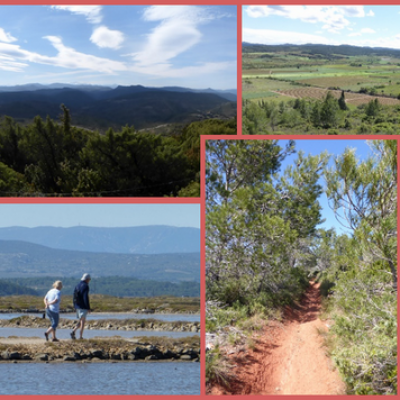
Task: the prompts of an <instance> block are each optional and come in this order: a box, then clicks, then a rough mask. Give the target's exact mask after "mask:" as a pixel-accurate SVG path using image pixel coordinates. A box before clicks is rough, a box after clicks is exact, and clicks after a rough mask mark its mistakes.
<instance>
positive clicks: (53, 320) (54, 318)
mask: <svg viewBox="0 0 400 400" xmlns="http://www.w3.org/2000/svg"><path fill="white" fill-rule="evenodd" d="M46 314H47V317H48V318H49V320H50V322H51V327H52V328H53V329H54V330H55V329H56V328H57V326H58V320H59V319H60V314H58V313H56V312H54V311H51V310H49V309H48V308H46Z"/></svg>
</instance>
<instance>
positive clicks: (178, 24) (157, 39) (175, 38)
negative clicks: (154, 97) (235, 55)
mask: <svg viewBox="0 0 400 400" xmlns="http://www.w3.org/2000/svg"><path fill="white" fill-rule="evenodd" d="M219 17H220V16H217V15H214V14H213V13H212V12H211V8H208V7H198V6H150V7H147V8H146V9H145V11H144V13H143V19H144V20H145V21H152V22H154V21H159V24H158V25H157V26H156V27H155V28H154V29H153V30H152V31H151V32H150V33H149V34H148V35H146V40H145V43H144V44H143V47H142V50H141V51H139V52H137V53H134V54H131V55H130V56H132V58H133V61H134V63H135V64H134V66H133V67H132V68H133V70H134V71H137V72H141V73H145V74H155V75H162V76H167V77H171V76H174V77H175V76H176V77H179V76H180V74H184V75H185V76H186V74H189V73H206V71H210V70H212V69H218V70H219V69H221V68H222V69H224V68H226V64H225V63H206V64H203V65H198V66H192V67H184V68H180V69H177V68H176V69H175V68H174V67H173V65H172V63H171V61H170V60H172V59H174V58H175V57H177V56H178V55H180V54H182V53H184V52H185V51H187V50H189V49H190V48H192V47H193V46H195V45H196V44H197V43H199V42H200V40H201V38H202V33H201V32H200V30H199V28H198V27H199V25H200V24H203V23H206V22H207V21H210V20H213V19H216V18H219Z"/></svg>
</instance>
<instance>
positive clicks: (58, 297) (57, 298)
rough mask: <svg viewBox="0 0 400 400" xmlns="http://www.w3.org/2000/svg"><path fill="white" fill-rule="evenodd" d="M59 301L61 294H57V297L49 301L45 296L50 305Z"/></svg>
mask: <svg viewBox="0 0 400 400" xmlns="http://www.w3.org/2000/svg"><path fill="white" fill-rule="evenodd" d="M58 301H60V295H59V294H57V295H56V298H55V299H54V300H52V301H48V302H47V303H46V298H45V303H46V304H47V305H48V306H51V305H52V304H56V303H57V302H58Z"/></svg>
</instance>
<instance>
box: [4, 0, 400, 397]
mask: <svg viewBox="0 0 400 400" xmlns="http://www.w3.org/2000/svg"><path fill="white" fill-rule="evenodd" d="M376 3H377V2H376V1H363V2H362V1H359V0H357V1H353V2H351V4H348V2H347V1H345V0H336V1H334V2H333V3H330V2H329V3H328V2H321V1H315V0H309V1H307V2H305V4H304V3H303V2H301V1H299V0H291V1H288V0H286V1H284V2H280V1H277V0H269V1H260V0H255V1H243V0H242V1H240V0H236V1H227V0H222V1H218V2H211V1H204V0H203V1H196V2H190V1H184V0H175V1H168V0H158V1H152V2H151V1H148V0H146V1H141V2H139V1H132V0H131V1H129V0H123V1H121V0H119V1H117V2H110V1H104V0H100V1H95V0H87V1H77V0H71V1H61V0H55V1H50V0H42V1H40V2H38V1H37V0H36V1H35V0H25V1H17V2H11V1H10V0H9V1H4V0H0V5H21V6H23V5H65V4H68V5H111V4H112V5H144V6H146V5H210V6H212V5H221V6H222V5H230V6H236V7H237V96H238V97H237V98H238V101H237V123H238V136H237V137H235V136H226V135H223V136H220V135H218V136H213V137H211V136H209V137H207V136H202V137H201V150H200V151H201V167H200V171H201V181H200V182H201V185H200V186H201V196H200V198H126V197H121V198H113V197H109V198H90V197H84V198H13V197H8V198H0V203H1V204H144V203H146V204H200V210H201V214H200V218H201V258H200V260H201V296H200V300H201V304H202V307H201V312H200V317H201V357H200V360H201V379H200V382H201V392H200V395H179V396H173V395H107V396H106V395H102V396H97V395H85V396H84V397H85V398H91V399H97V398H100V397H106V398H107V399H108V398H112V399H114V398H115V399H125V398H127V397H134V398H138V399H153V398H154V399H165V400H169V399H176V398H177V397H178V398H186V397H187V398H193V397H195V398H199V397H200V398H201V399H202V398H203V397H204V399H205V398H210V396H206V394H205V307H204V305H205V237H206V236H205V235H206V232H205V145H206V140H250V139H251V140H287V139H293V140H350V139H351V140H371V139H389V140H396V141H397V150H398V153H399V150H400V145H399V136H397V135H396V136H391V135H343V136H327V135H319V136H314V135H279V136H278V135H269V136H260V135H257V136H248V135H242V100H241V98H242V85H241V82H242V79H241V76H242V65H241V60H242V58H241V54H242V41H241V38H242V23H241V21H242V7H243V6H247V5H321V6H324V5H326V6H328V5H332V6H335V5H377V4H376ZM379 5H387V6H390V5H391V6H393V5H397V6H400V0H398V1H385V2H384V3H383V4H379ZM399 26H400V25H399ZM397 169H398V171H399V163H398V165H397ZM399 183H400V178H399V177H398V182H397V184H398V187H399ZM398 197H399V188H398ZM399 226H400V217H399V213H398V215H397V227H399ZM397 249H398V254H399V242H398V245H397ZM398 303H399V302H398ZM397 308H398V310H399V304H397ZM397 339H398V344H399V343H400V341H399V335H398V338H397ZM0 384H1V377H0ZM46 397H47V398H48V397H49V395H29V396H28V395H27V396H25V395H3V396H0V398H1V399H3V398H4V399H10V400H13V399H31V400H36V399H38V400H39V399H44V398H46ZM57 397H58V398H63V399H77V398H78V397H81V396H79V395H57ZM212 397H214V398H215V396H212ZM234 397H235V399H248V398H249V396H234ZM285 397H286V398H291V399H302V400H304V399H306V398H308V396H306V395H303V396H295V395H293V396H292V395H287V396H285ZM352 397H357V398H359V397H360V396H349V395H346V396H336V397H335V398H339V399H340V398H346V399H349V398H352ZM362 397H371V398H376V396H362ZM266 398H267V399H282V395H278V396H276V395H271V396H259V395H252V396H251V399H266ZM312 398H313V399H324V398H326V396H320V395H314V396H312ZM395 398H400V397H399V395H397V396H395Z"/></svg>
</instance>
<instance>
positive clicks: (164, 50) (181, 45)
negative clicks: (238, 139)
mask: <svg viewBox="0 0 400 400" xmlns="http://www.w3.org/2000/svg"><path fill="white" fill-rule="evenodd" d="M236 21H237V20H236V6H133V5H132V6H5V5H0V85H17V84H25V83H42V84H48V83H54V82H61V83H85V84H102V85H117V84H119V85H137V84H142V85H144V86H156V87H160V86H169V85H174V86H185V87H191V88H199V89H203V88H208V87H211V88H213V89H235V88H236V83H237V78H236V58H237V57H236V53H237V43H236V31H237V24H236Z"/></svg>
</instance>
